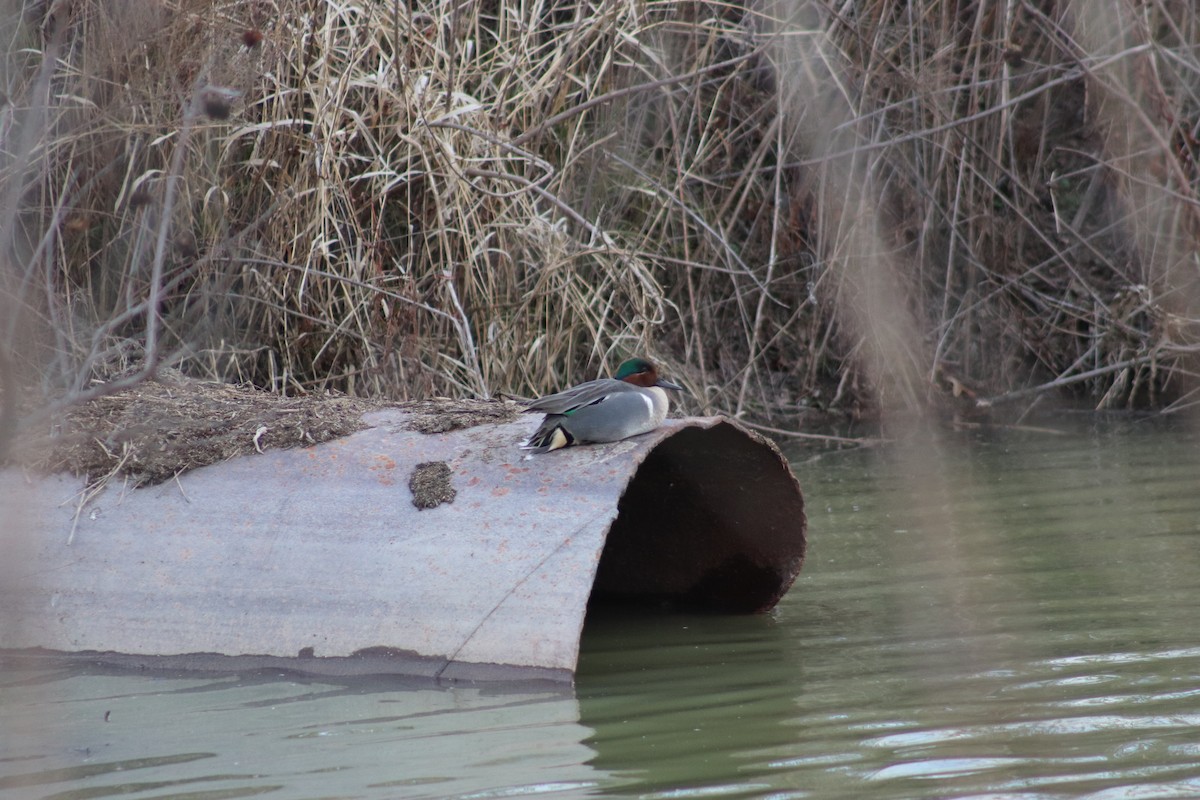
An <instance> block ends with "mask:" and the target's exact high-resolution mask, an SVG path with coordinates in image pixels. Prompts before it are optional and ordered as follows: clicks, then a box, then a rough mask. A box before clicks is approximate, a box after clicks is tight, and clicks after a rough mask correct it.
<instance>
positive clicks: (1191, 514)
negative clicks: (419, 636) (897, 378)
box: [0, 423, 1200, 800]
mask: <svg viewBox="0 0 1200 800" xmlns="http://www.w3.org/2000/svg"><path fill="white" fill-rule="evenodd" d="M1198 445H1200V441H1198V439H1197V437H1196V436H1195V435H1193V434H1192V433H1191V432H1189V431H1186V430H1184V429H1182V428H1170V427H1166V426H1164V425H1163V424H1160V423H1155V424H1146V423H1142V424H1128V423H1121V424H1111V425H1102V426H1098V427H1091V428H1090V429H1088V430H1083V431H1079V432H1076V433H1073V434H1071V435H1067V436H1051V435H1042V434H1036V435H1035V434H1006V435H992V436H989V437H986V438H984V437H974V438H963V439H958V440H953V441H950V442H947V443H943V445H942V446H941V447H937V448H935V447H932V446H928V447H922V448H920V449H918V450H916V451H914V452H908V453H906V452H903V451H900V450H897V449H892V450H886V451H857V452H850V453H840V454H829V455H825V456H823V457H822V458H820V459H818V460H816V461H814V462H806V463H800V464H798V465H797V468H796V469H797V473H798V474H799V476H800V479H801V482H802V484H803V486H804V489H805V494H806V498H807V500H808V504H809V520H810V523H809V530H810V554H809V560H808V563H807V565H806V567H805V571H804V573H803V574H802V576H801V578H800V580H799V581H798V582H797V584H796V586H795V588H794V589H793V590H792V592H791V593H790V594H789V595H788V597H787V598H786V599H785V600H784V602H783V603H782V604H781V605H780V607H779V608H778V610H777V611H776V613H774V614H773V615H771V616H768V617H749V618H747V617H739V618H720V617H702V616H680V615H658V616H643V617H637V618H632V619H631V618H629V617H627V616H624V617H618V616H608V615H605V616H599V617H597V618H594V619H591V620H590V621H589V628H588V631H587V633H586V634H585V639H584V653H583V656H582V662H581V669H580V674H579V679H578V683H577V686H576V687H575V688H574V689H573V690H571V689H554V688H547V687H535V688H530V687H523V688H512V687H510V688H507V689H499V688H495V687H492V688H477V687H467V686H459V687H451V688H428V687H423V686H419V685H406V684H404V683H402V682H399V681H395V680H369V681H368V680H363V681H356V682H352V683H347V682H329V681H323V680H314V681H300V680H296V679H295V678H292V677H282V676H273V675H265V676H264V675H258V676H252V677H247V676H238V677H219V678H199V679H198V678H195V677H189V678H183V679H181V678H171V677H164V676H146V675H137V674H130V673H120V672H98V671H80V670H77V669H76V670H65V671H55V672H37V673H34V672H22V671H17V670H15V669H13V668H11V667H10V668H7V669H6V670H5V671H4V672H3V673H2V675H0V715H2V716H0V794H4V795H6V796H12V797H38V798H75V799H76V800H82V799H83V798H104V797H116V798H139V799H141V798H166V797H171V798H196V799H203V800H215V799H216V798H237V797H253V796H259V795H262V796H265V797H271V798H335V797H336V798H400V797H471V798H493V797H495V798H499V797H520V796H525V795H538V796H546V797H599V796H621V797H652V798H681V797H773V798H792V797H814V798H828V797H834V798H836V797H853V798H876V797H877V798H897V797H916V798H923V797H928V798H967V797H970V798H985V797H986V798H1028V799H1029V800H1040V799H1041V798H1067V797H1081V796H1082V797H1090V798H1098V799H1099V798H1103V799H1104V800H1108V798H1164V797H1200V446H1198Z"/></svg>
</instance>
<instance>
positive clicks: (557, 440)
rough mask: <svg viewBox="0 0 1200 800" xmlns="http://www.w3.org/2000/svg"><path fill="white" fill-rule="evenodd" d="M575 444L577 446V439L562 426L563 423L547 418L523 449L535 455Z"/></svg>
mask: <svg viewBox="0 0 1200 800" xmlns="http://www.w3.org/2000/svg"><path fill="white" fill-rule="evenodd" d="M573 444H575V437H574V436H572V435H571V432H570V431H568V430H567V429H566V428H564V427H563V426H562V421H561V420H556V419H550V418H549V417H547V418H546V419H544V420H543V421H542V425H541V427H540V428H538V429H537V430H536V431H534V432H533V435H532V436H530V437H529V439H528V440H527V441H526V442H525V444H523V445H521V447H522V448H523V449H525V450H532V451H533V452H535V453H549V452H550V451H551V450H557V449H559V448H560V447H570V446H571V445H573Z"/></svg>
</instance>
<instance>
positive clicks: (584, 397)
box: [525, 378, 637, 414]
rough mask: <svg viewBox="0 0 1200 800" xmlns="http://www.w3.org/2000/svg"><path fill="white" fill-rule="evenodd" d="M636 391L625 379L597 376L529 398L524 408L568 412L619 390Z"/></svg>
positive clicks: (619, 391)
mask: <svg viewBox="0 0 1200 800" xmlns="http://www.w3.org/2000/svg"><path fill="white" fill-rule="evenodd" d="M632 391H637V387H636V386H634V385H633V384H631V383H626V382H625V381H618V380H615V379H613V378H598V379H597V380H594V381H588V382H587V383H581V384H579V385H578V386H572V387H571V388H570V389H565V390H563V391H561V392H558V393H556V394H548V395H546V396H545V397H539V398H537V399H536V400H530V401H529V402H528V403H527V404H526V406H525V410H526V411H529V412H534V411H537V412H541V413H543V414H570V413H571V412H572V411H575V410H576V409H580V408H583V407H584V406H590V405H591V404H592V403H598V402H600V401H601V400H603V399H604V398H606V397H608V396H610V395H614V394H618V393H621V392H632Z"/></svg>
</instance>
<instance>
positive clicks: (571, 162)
mask: <svg viewBox="0 0 1200 800" xmlns="http://www.w3.org/2000/svg"><path fill="white" fill-rule="evenodd" d="M5 5H6V7H5V8H4V9H3V12H4V19H6V20H9V22H8V23H7V24H6V25H5V26H4V30H3V31H2V35H3V37H4V43H5V47H4V66H3V70H4V71H3V89H4V91H5V93H6V102H5V103H4V105H3V108H0V154H2V158H3V162H2V163H0V202H3V203H4V205H3V207H2V208H0V212H2V213H0V221H2V222H3V227H2V228H0V235H2V237H3V242H2V243H0V244H2V246H3V250H2V255H3V259H4V263H3V265H2V267H3V269H2V272H3V277H2V279H0V290H2V295H0V296H2V303H3V305H2V306H0V314H2V315H3V318H4V319H3V330H2V331H0V336H2V337H3V343H4V349H6V350H7V351H8V352H9V353H10V354H12V358H11V361H12V362H13V363H12V366H11V368H10V369H8V370H6V372H8V373H10V374H17V375H19V377H20V380H14V381H10V383H17V382H30V381H33V382H35V383H40V385H41V387H42V389H43V391H44V392H45V393H46V394H48V395H49V396H51V397H54V398H62V399H64V400H68V401H69V400H71V399H78V398H79V397H82V396H86V394H87V393H88V392H94V391H104V390H106V389H105V388H102V387H99V385H98V384H97V383H96V381H97V379H102V378H108V377H111V376H113V375H115V374H121V371H122V370H126V372H125V373H124V375H125V378H124V379H125V380H127V381H134V380H138V379H140V378H141V377H144V376H145V375H146V374H148V373H149V372H150V371H151V370H152V369H153V368H156V367H157V366H158V365H162V364H170V365H176V366H180V367H181V368H183V369H184V370H185V371H187V372H189V373H191V374H195V375H200V376H208V377H215V378H220V379H225V380H239V381H252V382H254V383H257V384H259V385H262V386H265V387H269V388H272V389H274V390H277V391H282V392H300V391H308V392H311V391H321V390H324V389H327V388H334V389H340V390H343V391H349V392H353V393H359V394H373V395H381V396H388V397H404V396H419V395H428V394H453V395H463V394H471V395H489V394H494V393H496V392H499V391H508V392H523V393H534V392H544V391H547V390H551V389H553V388H557V387H560V386H562V385H563V384H566V383H569V382H571V381H576V380H581V379H583V378H586V377H591V376H592V375H594V374H595V373H596V372H599V371H604V370H607V369H611V368H612V366H613V365H614V364H615V362H616V361H619V360H620V358H621V357H623V356H625V355H627V354H630V353H634V352H640V353H647V354H649V355H651V356H653V357H656V358H658V359H660V360H662V361H663V362H665V364H666V365H667V368H668V370H669V371H670V372H671V374H672V375H674V376H675V377H678V378H680V379H682V380H683V382H684V383H685V384H686V385H687V386H688V388H689V390H690V395H691V397H690V398H689V399H688V400H687V401H686V402H687V403H688V404H689V407H690V409H691V410H693V411H704V412H712V411H723V412H726V413H734V414H742V415H745V416H748V417H752V418H757V419H760V420H770V419H771V418H772V417H774V416H775V415H784V416H787V415H790V414H792V413H795V412H797V411H803V410H806V409H809V410H811V409H831V410H835V411H838V412H850V413H859V412H871V411H874V410H877V409H879V408H881V407H888V406H901V407H907V408H921V407H924V406H926V405H927V404H929V403H930V402H931V400H933V401H935V400H937V399H938V398H939V397H940V396H942V395H943V394H947V393H949V392H951V390H954V391H958V390H963V391H967V392H973V393H975V394H977V395H979V396H992V397H1001V398H1008V399H1020V398H1028V397H1030V396H1038V395H1039V393H1042V392H1045V391H1048V390H1049V389H1051V388H1053V389H1055V390H1057V391H1059V392H1062V393H1067V394H1074V395H1075V396H1077V397H1082V398H1088V399H1090V402H1093V403H1095V404H1097V405H1102V406H1128V405H1152V406H1160V407H1163V406H1165V407H1170V408H1182V407H1185V406H1187V405H1189V404H1191V403H1193V402H1195V399H1196V397H1195V392H1196V391H1197V389H1196V386H1197V384H1196V382H1195V380H1194V377H1195V372H1196V365H1195V364H1194V354H1195V352H1196V349H1197V347H1200V336H1198V332H1200V327H1198V324H1200V323H1198V319H1200V312H1198V310H1197V288H1196V274H1197V263H1196V259H1197V252H1198V248H1197V246H1196V235H1197V227H1196V226H1197V220H1198V217H1197V215H1198V214H1200V208H1198V204H1197V200H1196V194H1195V192H1196V181H1197V173H1196V165H1195V160H1194V159H1195V155H1196V151H1197V150H1198V149H1200V144H1198V137H1200V50H1198V49H1197V46H1198V45H1200V12H1197V10H1196V9H1195V8H1194V7H1193V6H1192V4H1191V3H1189V2H1184V1H1183V0H1146V2H1140V3H1137V4H1132V3H1128V2H1125V0H1073V1H1072V2H1067V0H1063V1H1062V2H1053V1H1052V0H1047V1H1046V2H1040V3H1029V2H1017V1H1016V0H996V2H986V3H979V2H965V1H963V2H953V1H952V0H913V2H908V3H895V2H890V0H863V1H862V2H857V3H833V2H828V3H826V2H815V1H814V2H804V1H801V2H793V3H788V2H778V3H755V4H752V5H749V6H746V7H740V6H735V5H729V4H724V3H716V2H688V3H682V2H670V3H641V4H635V3H612V2H601V1H600V0H595V2H575V3H570V4H560V3H549V4H542V3H524V4H518V3H506V2H491V3H460V4H451V3H435V2H413V3H404V4H402V3H397V2H366V1H362V2H355V3H352V2H334V1H333V0H257V1H256V2H220V1H219V0H217V1H214V0H174V1H173V2H164V0H121V2H99V1H98V0H77V1H76V2H70V3H67V2H51V1H50V0H39V1H38V2H33V0H24V2H21V1H20V0H6V2H5ZM128 370H133V371H132V372H129V371H128ZM112 385H115V384H109V386H112ZM7 405H10V406H11V404H7Z"/></svg>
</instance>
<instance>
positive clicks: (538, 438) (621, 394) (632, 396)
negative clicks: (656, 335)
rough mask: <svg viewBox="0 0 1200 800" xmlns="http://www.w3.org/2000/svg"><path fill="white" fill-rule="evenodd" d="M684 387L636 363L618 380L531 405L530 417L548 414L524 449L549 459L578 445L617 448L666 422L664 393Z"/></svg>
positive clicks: (667, 400)
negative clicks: (612, 445)
mask: <svg viewBox="0 0 1200 800" xmlns="http://www.w3.org/2000/svg"><path fill="white" fill-rule="evenodd" d="M681 388H682V387H680V386H677V385H676V384H674V383H671V382H670V381H666V380H663V379H661V378H659V377H658V370H657V369H656V368H655V367H654V365H653V364H651V363H650V362H649V361H647V360H645V359H643V358H633V359H630V360H628V361H626V362H624V363H623V364H621V366H620V368H619V369H618V370H617V376H616V377H615V378H599V379H597V380H594V381H588V382H587V383H581V384H579V385H578V386H573V387H571V388H570V389H566V390H564V391H561V392H558V393H557V394H552V395H547V396H546V397H539V398H538V399H536V400H530V401H528V403H527V404H526V408H525V410H526V411H527V412H541V413H543V414H545V415H546V416H545V418H544V419H543V420H542V424H541V425H540V426H538V429H537V430H536V431H534V433H533V435H532V436H530V437H529V440H528V441H526V442H525V443H524V444H523V445H522V447H524V448H526V449H528V450H533V451H535V452H539V453H544V452H549V451H550V450H558V449H560V448H563V447H570V446H571V445H575V444H588V443H594V442H616V441H620V440H621V439H627V438H629V437H630V436H637V435H639V434H642V433H648V432H649V431H652V430H654V429H655V428H657V427H658V426H659V425H661V424H662V421H663V420H664V419H666V416H667V411H668V410H669V408H670V405H671V402H670V398H669V397H668V396H667V393H666V391H665V390H667V389H670V390H672V391H680V390H681Z"/></svg>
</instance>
